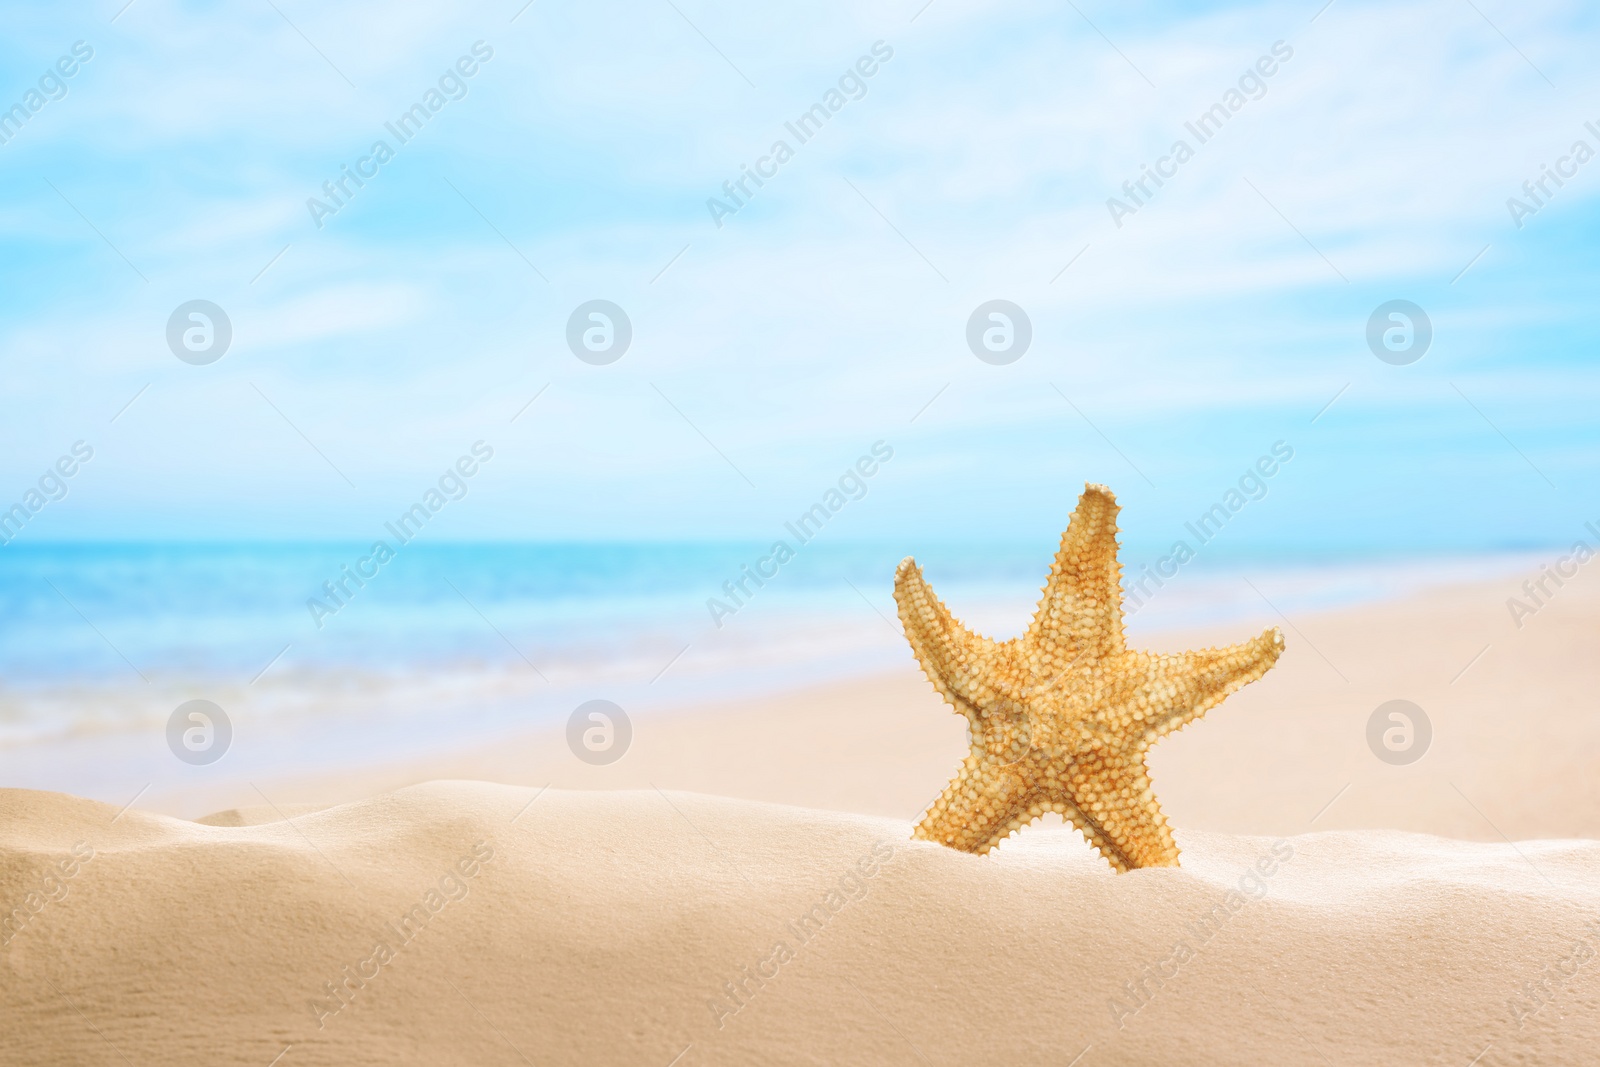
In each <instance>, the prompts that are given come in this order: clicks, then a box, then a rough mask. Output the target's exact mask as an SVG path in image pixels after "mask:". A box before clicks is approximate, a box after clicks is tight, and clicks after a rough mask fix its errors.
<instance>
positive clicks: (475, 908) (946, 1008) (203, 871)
mask: <svg viewBox="0 0 1600 1067" xmlns="http://www.w3.org/2000/svg"><path fill="white" fill-rule="evenodd" d="M0 808H3V810H4V812H5V818H4V821H3V823H0V902H3V903H4V904H5V905H6V906H7V907H8V908H20V909H21V910H20V912H19V911H12V912H10V916H11V922H12V924H13V925H12V926H8V927H7V928H6V929H5V932H4V935H3V936H4V938H5V939H6V941H7V943H6V945H5V947H4V948H3V949H0V964H3V970H4V975H5V979H4V982H3V983H0V989H3V992H0V998H3V1000H4V1009H5V1018H6V1020H7V1022H6V1026H5V1030H6V1033H5V1045H6V1055H5V1061H6V1062H7V1063H16V1064H143V1063H161V1064H205V1065H215V1064H251V1065H255V1067H265V1065H267V1064H273V1063H276V1064H278V1065H280V1067H297V1065H301V1064H361V1063H384V1064H394V1063H428V1064H455V1063H461V1064H541V1065H542V1064H646V1065H651V1064H654V1065H658V1067H666V1065H668V1064H673V1063H675V1064H678V1065H682V1067H691V1065H694V1064H756V1063H771V1064H811V1063H816V1064H823V1063H850V1064H916V1063H932V1064H969V1063H984V1064H989V1063H993V1064H1033V1063H1038V1064H1054V1065H1064V1064H1069V1063H1074V1062H1076V1063H1077V1064H1079V1065H1081V1067H1096V1065H1102V1064H1157V1063H1159V1064H1176V1063H1185V1064H1240V1063H1262V1064H1267V1063H1270V1064H1319V1065H1320V1064H1326V1063H1330V1062H1331V1063H1336V1064H1341V1065H1343V1064H1364V1063H1371V1064H1379V1063H1382V1064H1391V1063H1402V1062H1404V1063H1437V1064H1462V1065H1465V1064H1467V1063H1468V1062H1470V1061H1472V1059H1473V1057H1474V1056H1479V1055H1480V1054H1482V1058H1481V1059H1479V1060H1478V1061H1477V1062H1478V1063H1480V1064H1484V1065H1491V1064H1510V1063H1535V1062H1537V1063H1586V1062H1593V1058H1594V1054H1593V1050H1594V1048H1595V1047H1596V1041H1597V1039H1600V1012H1597V1010H1596V1009H1597V1006H1600V1005H1597V1000H1600V955H1597V952H1596V947H1597V946H1600V926H1596V925H1595V923H1596V920H1597V919H1600V844H1596V843H1593V842H1579V841H1533V842H1522V843H1519V844H1517V845H1510V844H1505V843H1500V844H1488V843H1465V842H1459V841H1450V840H1445V839H1441V838H1437V837H1429V836H1422V835H1414V834H1404V833H1399V832H1394V831H1338V832H1323V833H1314V834H1307V835H1302V836H1295V837H1289V838H1283V839H1276V840H1274V839H1271V838H1258V837H1236V836H1227V835H1222V834H1215V833H1204V832H1194V831H1190V832H1184V831H1182V830H1180V831H1179V833H1178V839H1179V842H1180V844H1181V845H1182V846H1183V848H1184V850H1185V851H1184V865H1183V867H1182V868H1180V869H1165V870H1147V871H1137V872H1133V873H1131V874H1127V875H1121V876H1116V875H1113V874H1112V872H1111V871H1110V869H1109V868H1108V867H1107V866H1106V865H1105V863H1104V862H1103V861H1102V860H1100V859H1099V857H1098V856H1096V855H1095V854H1094V853H1093V852H1091V851H1090V850H1089V849H1088V848H1087V847H1086V846H1085V845H1084V843H1083V842H1082V840H1081V839H1080V838H1079V837H1078V836H1077V835H1076V834H1075V833H1073V832H1071V831H1069V830H1065V829H1062V828H1059V827H1037V826H1036V827H1034V828H1032V829H1031V830H1030V831H1028V832H1027V833H1026V834H1025V835H1024V836H1021V837H1018V838H1013V839H1011V840H1010V841H1008V842H1007V843H1006V844H1005V845H1004V846H1003V847H1002V848H1001V849H1000V850H999V851H998V852H996V853H995V854H994V855H992V856H990V857H986V858H978V857H973V856H969V855H965V854H961V853H956V852H953V851H950V850H947V849H944V848H941V847H939V846H936V845H931V844H927V843H923V842H912V841H910V840H908V835H909V832H910V826H909V824H908V823H907V822H905V821H903V820H898V819H889V818H881V817H872V816H863V815H847V814H840V813H835V812H823V811H816V810H807V809H801V808H792V807H781V806H776V805H769V804H762V803H757V802H752V801H740V800H729V799H719V798H711V797H706V796H700V795H696V794H689V793H661V792H657V791H654V790H643V791H629V792H567V791H563V790H557V789H551V790H548V791H545V792H544V793H542V794H541V793H539V792H538V791H537V790H535V789H530V788H522V787H511V786H499V785H489V784H483V783H467V782H434V783H429V784H426V785H420V786H415V787H411V788H407V789H403V790H400V791H398V792H394V793H389V794H385V795H382V796H378V797H374V798H372V799H369V800H364V801H360V802H357V803H352V804H349V805H345V806H342V807H337V808H332V809H328V810H325V811H321V812H312V813H302V814H297V815H294V816H293V819H292V821H289V822H285V821H282V820H280V819H278V817H277V815H276V814H275V813H273V812H271V811H270V810H265V811H263V810H254V811H244V812H234V813H222V814H220V815H219V816H217V817H214V818H212V819H211V820H209V823H210V824H209V825H207V824H199V823H193V822H186V821H182V820H178V819H174V818H169V817H166V816H160V815H152V814H147V813H143V812H139V811H136V810H130V811H127V812H125V813H123V814H122V815H121V816H120V817H118V816H117V811H116V809H115V808H111V807H107V806H105V805H101V804H98V803H94V802H90V801H85V800H80V799H76V798H73V797H67V796H62V795H58V794H50V793H36V792H26V791H18V790H8V791H3V792H0ZM74 849H76V853H75V852H74ZM19 916H20V919H19ZM1485 1049H1487V1051H1486V1052H1485V1051H1484V1050H1485ZM1085 1050H1087V1051H1085ZM1080 1054H1081V1055H1080ZM274 1057H279V1058H278V1059H277V1060H274ZM675 1057H677V1059H675ZM1074 1057H1080V1058H1078V1059H1077V1060H1074Z"/></svg>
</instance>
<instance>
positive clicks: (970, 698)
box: [894, 556, 995, 722]
mask: <svg viewBox="0 0 1600 1067" xmlns="http://www.w3.org/2000/svg"><path fill="white" fill-rule="evenodd" d="M894 599H895V604H896V605H897V606H898V607H899V609H900V623H901V625H902V626H903V627H904V628H905V632H906V640H907V641H909V642H910V643H911V651H912V652H914V653H916V656H917V662H918V663H920V664H922V673H924V674H926V675H927V676H928V680H929V681H930V682H932V683H933V687H934V688H935V689H937V690H938V691H939V695H940V696H942V697H944V698H945V700H946V701H947V702H949V703H950V704H951V705H953V706H954V707H955V708H956V709H957V710H958V711H961V712H962V713H963V714H965V715H966V716H967V718H968V719H973V720H974V722H975V721H976V720H975V719H974V715H975V709H974V708H973V707H972V705H982V704H983V703H984V701H985V700H986V699H988V698H990V697H992V695H993V694H992V693H991V691H990V689H989V686H988V685H987V683H986V682H985V681H984V674H985V670H986V668H987V667H988V665H989V661H990V660H991V658H992V656H993V652H994V648H995V644H994V642H993V641H991V640H989V639H988V638H986V637H982V636H980V635H978V634H975V633H973V632H972V631H971V630H968V629H967V628H966V627H965V626H962V625H961V623H959V622H957V621H956V618H955V616H953V615H951V614H950V609H949V608H947V607H945V606H944V604H943V603H941V602H940V600H939V598H938V597H937V596H935V595H934V592H933V589H932V588H930V587H929V585H928V583H927V581H926V580H924V579H923V577H922V569H921V568H920V567H918V566H917V564H916V561H915V560H913V559H912V558H911V557H909V556H907V557H906V558H905V559H903V560H901V561H900V566H899V567H898V568H897V569H896V570H895V575H894Z"/></svg>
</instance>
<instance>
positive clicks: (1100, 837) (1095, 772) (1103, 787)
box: [1056, 752, 1178, 871]
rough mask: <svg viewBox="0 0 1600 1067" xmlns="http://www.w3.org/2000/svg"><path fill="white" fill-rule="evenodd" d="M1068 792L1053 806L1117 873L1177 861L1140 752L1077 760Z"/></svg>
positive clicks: (1172, 841) (1167, 865)
mask: <svg viewBox="0 0 1600 1067" xmlns="http://www.w3.org/2000/svg"><path fill="white" fill-rule="evenodd" d="M1066 793H1067V803H1066V804H1065V805H1064V807H1061V806H1058V807H1056V810H1057V811H1060V812H1061V814H1062V817H1063V818H1064V819H1066V820H1067V821H1068V822H1070V823H1072V824H1073V825H1074V826H1076V827H1077V828H1078V829H1079V830H1081V831H1082V832H1083V836H1084V837H1085V838H1087V839H1088V841H1089V843H1090V844H1091V845H1093V846H1094V847H1095V848H1097V849H1099V850H1100V854H1101V855H1102V856H1104V857H1105V858H1106V861H1107V862H1109V863H1110V864H1111V866H1112V867H1114V868H1116V869H1117V870H1118V871H1129V870H1132V869H1134V868H1136V867H1176V866H1177V865H1178V844H1177V842H1176V841H1174V840H1173V838H1172V830H1171V829H1170V828H1169V827H1168V826H1167V817H1166V816H1165V815H1163V814H1162V813H1161V806H1160V805H1159V804H1158V803H1156V795H1155V786H1154V784H1153V783H1152V782H1151V781H1150V772H1149V770H1148V769H1147V768H1146V767H1145V765H1144V760H1143V758H1142V757H1141V756H1140V755H1138V754H1136V753H1133V752H1121V753H1118V752H1096V753H1094V754H1092V755H1090V756H1089V757H1088V758H1086V759H1080V760H1079V761H1078V762H1077V763H1076V764H1075V765H1074V767H1073V768H1072V774H1071V775H1070V778H1069V781H1068V784H1067V788H1066Z"/></svg>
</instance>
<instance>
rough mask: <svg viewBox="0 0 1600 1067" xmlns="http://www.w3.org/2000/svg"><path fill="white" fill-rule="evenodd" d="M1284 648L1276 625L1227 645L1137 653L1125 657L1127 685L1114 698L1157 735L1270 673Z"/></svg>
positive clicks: (1146, 730)
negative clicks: (1187, 650) (1173, 653)
mask: <svg viewBox="0 0 1600 1067" xmlns="http://www.w3.org/2000/svg"><path fill="white" fill-rule="evenodd" d="M1282 652H1283V633H1282V632H1281V631H1280V630H1278V628H1277V627H1272V628H1270V629H1267V630H1264V631H1262V633H1261V635H1260V636H1259V637H1256V638H1253V639H1251V640H1249V641H1246V642H1244V643H1243V644H1239V645H1229V646H1227V647H1226V648H1205V649H1201V650H1199V651H1198V652H1182V653H1179V654H1177V655H1152V654H1149V653H1137V654H1136V655H1132V656H1128V657H1127V660H1128V665H1129V667H1130V668H1131V669H1130V670H1129V671H1128V672H1127V674H1126V675H1125V678H1126V681H1125V682H1124V685H1125V686H1126V687H1127V688H1126V689H1125V691H1124V693H1123V694H1118V695H1117V696H1114V697H1113V702H1114V704H1115V706H1120V707H1126V708H1130V709H1132V712H1133V715H1134V718H1135V719H1137V720H1140V721H1141V722H1142V725H1143V728H1144V734H1145V737H1146V738H1148V739H1150V740H1154V739H1155V738H1158V737H1163V736H1165V735H1166V734H1169V733H1171V732H1172V731H1173V730H1178V729H1182V728H1183V727H1184V726H1186V725H1188V724H1189V723H1191V722H1193V721H1194V720H1196V719H1198V718H1200V717H1201V716H1203V715H1205V713H1206V712H1207V711H1209V710H1210V709H1212V708H1213V707H1215V706H1216V705H1218V704H1220V703H1222V701H1223V700H1225V699H1227V697H1228V696H1230V695H1231V694H1233V693H1235V692H1237V691H1239V690H1240V689H1243V688H1244V687H1245V686H1247V685H1249V684H1250V683H1251V682H1253V681H1255V680H1256V679H1258V678H1260V677H1261V676H1262V675H1264V674H1266V673H1267V671H1269V670H1271V669H1272V665H1273V664H1274V663H1276V662H1277V661H1278V656H1279V654H1281V653H1282ZM1140 661H1142V663H1143V668H1144V669H1143V670H1142V671H1141V670H1139V669H1138V664H1139V663H1140ZM1130 725H1132V724H1130Z"/></svg>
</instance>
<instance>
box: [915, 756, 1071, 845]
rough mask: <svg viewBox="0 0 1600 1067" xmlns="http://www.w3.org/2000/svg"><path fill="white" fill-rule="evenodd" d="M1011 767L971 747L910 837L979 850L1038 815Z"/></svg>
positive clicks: (1016, 773)
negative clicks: (958, 768) (1031, 806)
mask: <svg viewBox="0 0 1600 1067" xmlns="http://www.w3.org/2000/svg"><path fill="white" fill-rule="evenodd" d="M1030 796H1031V793H1030V790H1029V788H1028V786H1027V784H1026V782H1025V780H1024V776H1023V775H1022V774H1021V773H1019V772H1018V771H1017V770H1016V769H1015V768H1014V767H1008V766H1005V765H1003V764H1001V763H999V762H998V761H996V760H993V759H988V758H985V757H984V756H982V755H980V754H978V753H977V752H974V753H973V754H972V755H970V756H968V757H967V758H966V761H965V762H964V763H963V764H962V765H961V769H960V770H959V771H958V772H956V776H955V778H954V780H952V781H951V782H950V784H949V785H948V786H946V787H945V790H944V793H943V794H941V795H940V797H939V799H938V800H935V801H934V802H933V803H932V804H931V805H930V806H929V807H928V810H927V812H926V813H925V814H924V815H923V816H922V821H921V822H919V823H917V826H916V829H915V830H913V831H912V836H913V837H918V838H921V839H923V840H924V841H935V842H937V843H939V844H941V845H945V846H947V847H949V848H955V849H960V850H961V851H962V852H974V853H977V854H978V855H982V854H984V853H985V852H988V851H989V850H990V849H992V848H994V847H995V846H996V845H998V844H999V843H1000V842H1001V841H1004V840H1005V839H1006V838H1007V837H1009V836H1010V835H1011V834H1012V833H1014V832H1015V831H1017V830H1019V829H1021V828H1022V827H1023V826H1026V825H1027V824H1028V823H1030V822H1032V821H1033V820H1034V819H1035V818H1037V817H1038V816H1039V811H1037V810H1031V808H1030Z"/></svg>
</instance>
